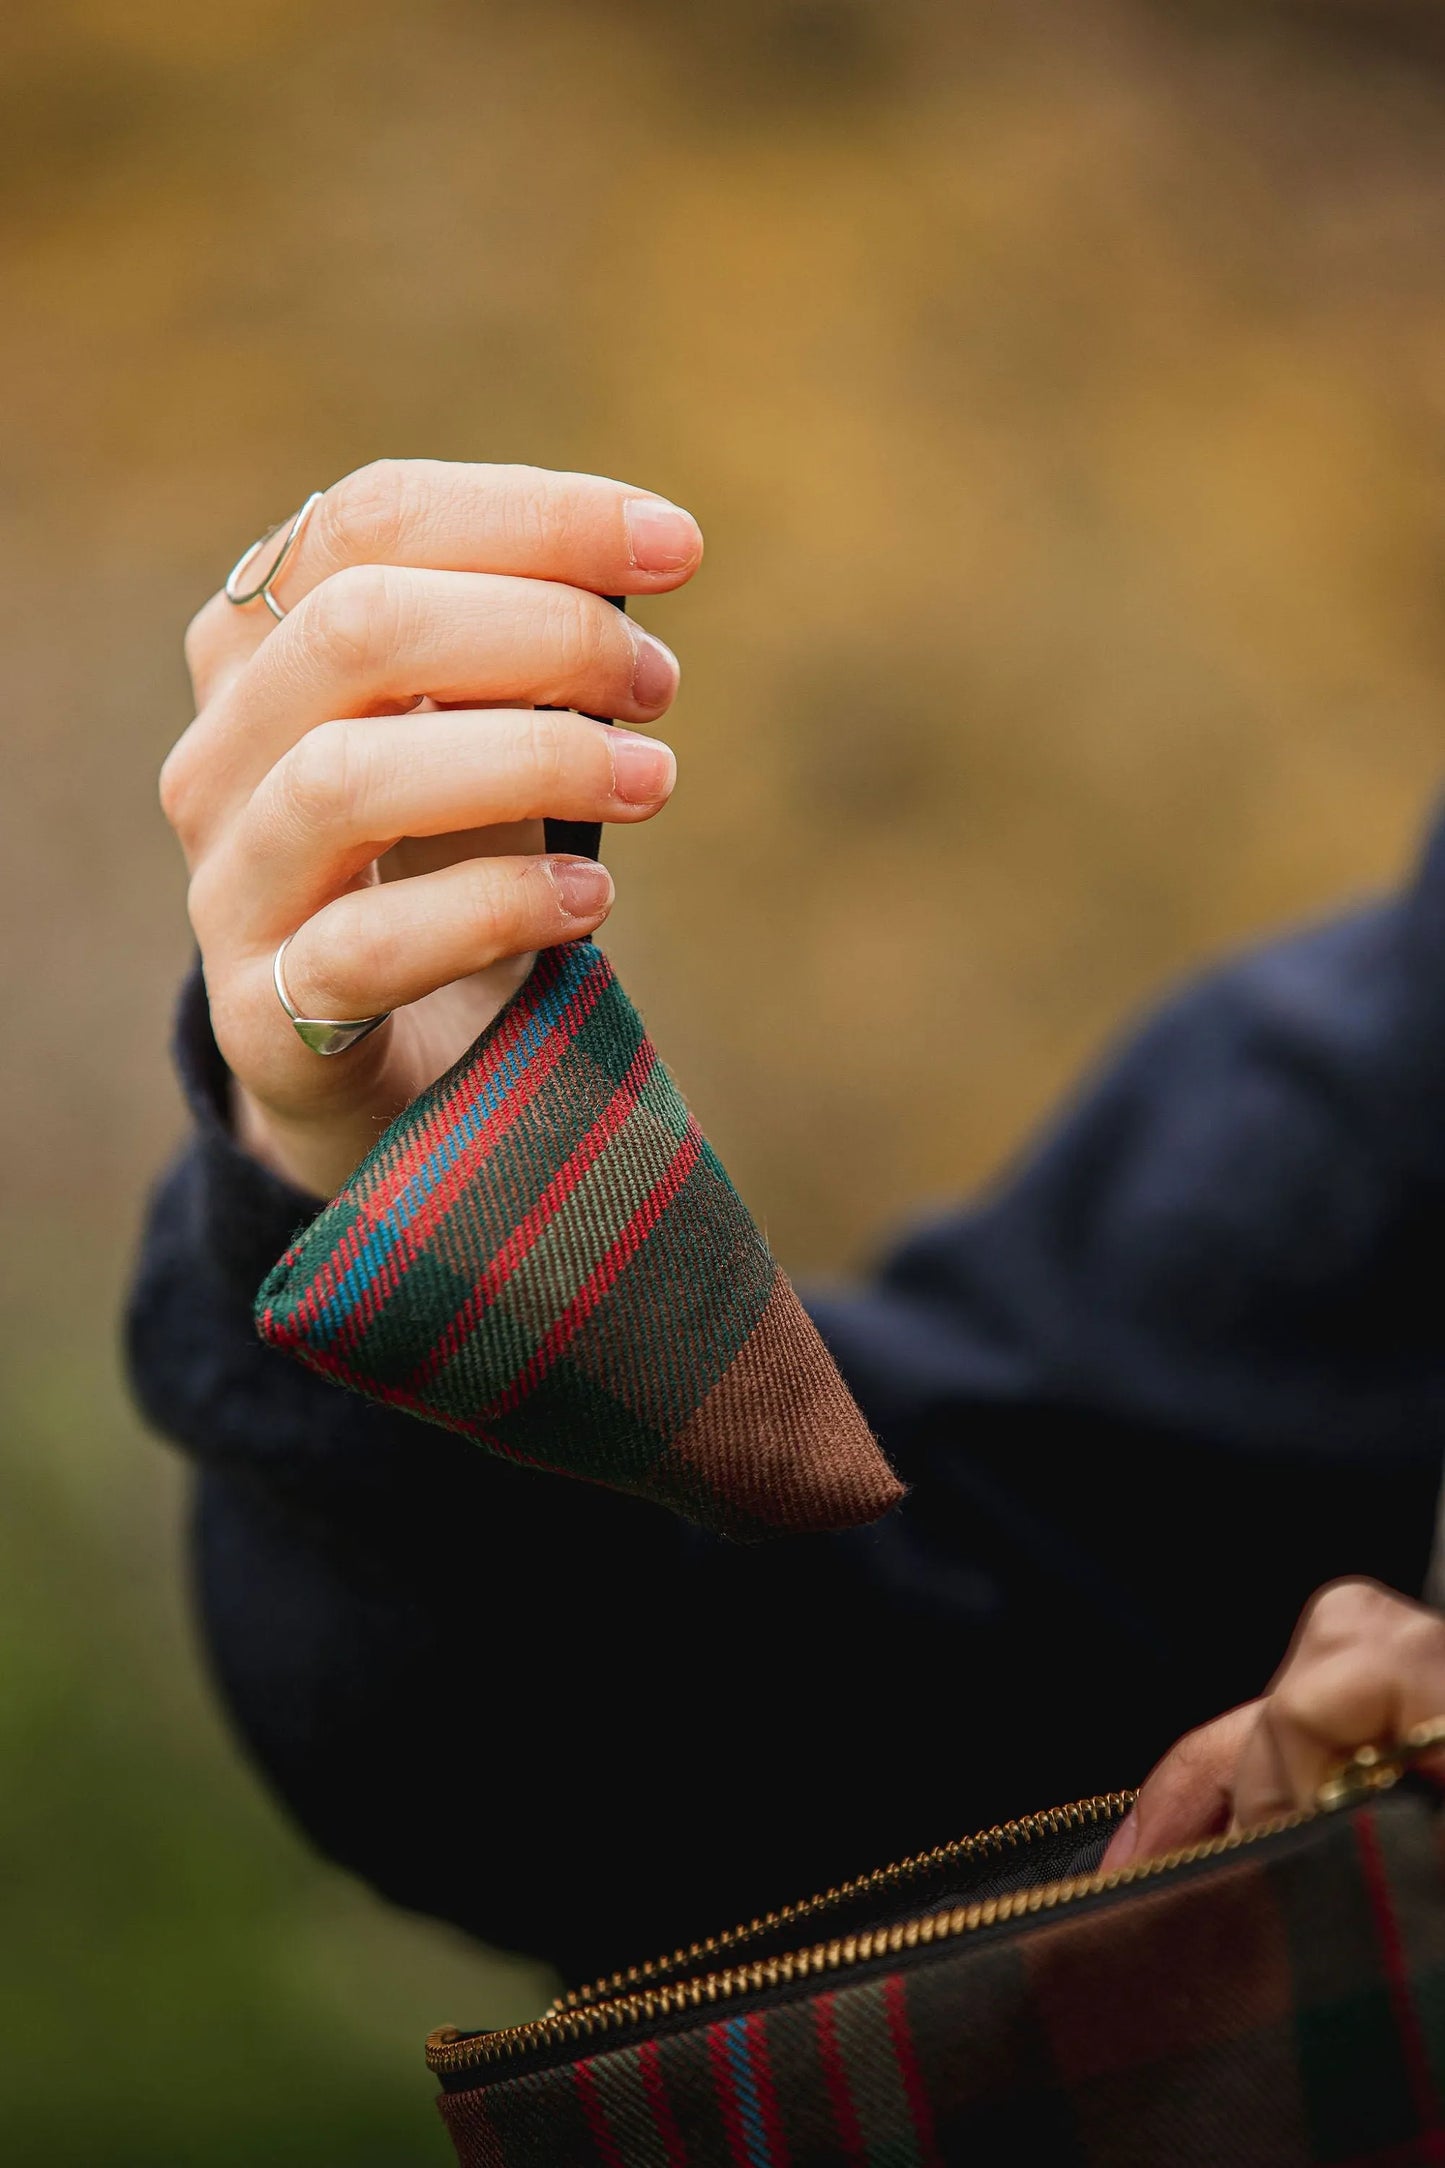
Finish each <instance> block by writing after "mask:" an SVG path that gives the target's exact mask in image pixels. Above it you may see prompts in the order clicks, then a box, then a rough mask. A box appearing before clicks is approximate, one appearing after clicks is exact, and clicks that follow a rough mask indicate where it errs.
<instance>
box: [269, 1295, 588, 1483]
mask: <svg viewBox="0 0 1445 2168" xmlns="http://www.w3.org/2000/svg"><path fill="white" fill-rule="evenodd" d="M268 1314H269V1313H268ZM295 1352H296V1358H297V1360H298V1361H299V1362H303V1363H304V1364H305V1365H306V1368H307V1369H308V1370H314V1371H315V1372H316V1374H317V1376H318V1377H323V1378H336V1379H338V1380H339V1381H340V1383H341V1384H343V1385H349V1386H350V1387H351V1389H352V1390H353V1392H361V1393H364V1394H365V1395H366V1398H367V1399H368V1400H379V1401H381V1402H382V1404H383V1405H384V1406H385V1407H388V1408H405V1409H406V1410H407V1411H408V1413H410V1414H412V1415H420V1416H421V1417H423V1419H424V1420H425V1421H426V1422H428V1423H436V1424H438V1425H439V1426H440V1428H441V1429H443V1430H450V1431H454V1432H455V1433H456V1435H457V1436H458V1437H459V1438H475V1439H476V1440H477V1442H478V1444H480V1445H484V1446H485V1447H486V1448H487V1451H488V1452H489V1453H498V1454H500V1455H501V1457H502V1459H503V1460H515V1461H517V1462H518V1463H519V1464H520V1465H521V1466H522V1467H524V1468H545V1469H547V1471H548V1472H549V1473H550V1474H553V1475H555V1474H557V1473H558V1470H557V1466H556V1463H555V1462H554V1461H550V1460H538V1459H536V1458H535V1457H534V1456H533V1455H532V1454H531V1453H523V1452H521V1451H519V1449H518V1448H517V1447H516V1446H514V1445H508V1444H507V1442H506V1441H505V1439H502V1438H494V1437H493V1436H492V1434H491V1432H490V1431H489V1430H486V1429H484V1428H483V1426H482V1422H481V1419H480V1417H478V1418H477V1419H475V1420H473V1419H472V1418H470V1417H463V1416H455V1415H444V1414H443V1413H442V1412H441V1411H440V1410H439V1409H438V1408H437V1406H436V1404H435V1402H434V1401H430V1400H424V1399H423V1398H422V1396H421V1394H420V1393H413V1392H409V1391H408V1390H407V1388H406V1386H404V1385H380V1384H376V1383H374V1382H373V1381H372V1380H370V1379H367V1380H366V1381H365V1382H362V1383H359V1382H358V1380H357V1377H356V1373H355V1371H354V1370H352V1368H351V1367H350V1365H349V1364H348V1363H347V1362H346V1361H345V1360H344V1358H343V1357H342V1356H340V1355H334V1354H332V1352H331V1351H330V1350H329V1349H328V1348H314V1347H308V1346H307V1345H306V1343H305V1342H304V1341H303V1342H302V1344H301V1346H300V1347H298V1348H297V1349H296V1351H295ZM561 1473H562V1474H564V1475H565V1474H566V1473H567V1471H566V1469H563V1470H562V1471H561Z"/></svg>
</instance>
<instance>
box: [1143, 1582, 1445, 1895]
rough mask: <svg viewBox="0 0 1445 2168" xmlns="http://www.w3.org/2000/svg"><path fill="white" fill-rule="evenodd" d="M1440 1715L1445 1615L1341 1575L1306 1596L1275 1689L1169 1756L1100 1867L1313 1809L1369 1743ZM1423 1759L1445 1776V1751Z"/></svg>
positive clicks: (1385, 1742) (1388, 1740)
mask: <svg viewBox="0 0 1445 2168" xmlns="http://www.w3.org/2000/svg"><path fill="white" fill-rule="evenodd" d="M1441 1716H1445V1619H1442V1618H1441V1617H1440V1616H1439V1615H1438V1613H1436V1612H1434V1611H1428V1610H1426V1609H1425V1608H1424V1606H1423V1605H1421V1604H1417V1603H1411V1602H1410V1601H1409V1600H1408V1598H1406V1597H1404V1596H1400V1595H1397V1594H1396V1593H1395V1592H1394V1590H1392V1589H1387V1588H1382V1587H1381V1586H1380V1585H1379V1583H1378V1582H1376V1581H1363V1580H1355V1581H1337V1582H1334V1583H1332V1584H1331V1586H1330V1587H1328V1588H1325V1589H1321V1590H1320V1592H1319V1594H1318V1595H1317V1596H1315V1597H1314V1598H1313V1599H1312V1601H1311V1602H1310V1604H1309V1605H1308V1606H1307V1608H1306V1610H1305V1612H1304V1614H1303V1616H1302V1618H1301V1620H1300V1623H1299V1625H1298V1626H1297V1628H1296V1629H1295V1634H1294V1639H1293V1641H1292V1642H1291V1644H1290V1648H1289V1652H1288V1654H1287V1655H1286V1657H1285V1660H1284V1662H1283V1664H1282V1665H1281V1666H1280V1668H1279V1670H1278V1672H1277V1673H1276V1674H1275V1676H1274V1678H1273V1679H1272V1680H1271V1682H1270V1686H1269V1690H1268V1692H1267V1693H1266V1694H1264V1695H1263V1696H1262V1697H1261V1698H1260V1699H1259V1700H1258V1701H1252V1702H1247V1703H1246V1704H1245V1705H1244V1706H1243V1707H1242V1708H1238V1709H1233V1710H1231V1711H1230V1712H1229V1714H1228V1715H1227V1716H1222V1717H1220V1718H1219V1719H1218V1720H1217V1721H1216V1722H1215V1723H1213V1724H1206V1725H1204V1726H1203V1727H1202V1729H1200V1730H1199V1731H1195V1732H1191V1733H1190V1734H1189V1735H1188V1737H1187V1738H1184V1739H1181V1740H1180V1742H1179V1744H1178V1745H1177V1746H1175V1747H1173V1748H1171V1750H1170V1752H1169V1753H1168V1754H1166V1755H1165V1757H1164V1759H1163V1761H1162V1762H1160V1764H1159V1766H1158V1768H1157V1769H1155V1770H1154V1771H1153V1773H1152V1774H1151V1775H1150V1776H1149V1778H1148V1779H1147V1780H1146V1782H1145V1783H1144V1785H1143V1786H1142V1787H1141V1789H1140V1792H1139V1796H1138V1798H1137V1799H1136V1801H1135V1803H1134V1807H1133V1809H1132V1811H1131V1812H1130V1814H1129V1815H1128V1816H1127V1818H1126V1819H1125V1821H1124V1822H1123V1823H1122V1824H1121V1825H1120V1827H1119V1828H1118V1830H1116V1831H1115V1833H1114V1836H1113V1838H1112V1840H1111V1841H1110V1844H1109V1848H1108V1850H1107V1852H1106V1853H1105V1854H1104V1859H1103V1863H1102V1867H1101V1872H1105V1873H1112V1872H1114V1871H1115V1870H1116V1869H1119V1868H1122V1867H1125V1866H1128V1865H1129V1864H1130V1863H1131V1862H1137V1861H1140V1860H1144V1859H1153V1858H1158V1857H1159V1856H1160V1855H1161V1854H1162V1853H1166V1852H1172V1851H1176V1850H1178V1849H1180V1848H1181V1847H1182V1846H1185V1845H1190V1844H1197V1843H1200V1842H1202V1841H1203V1839H1205V1838H1206V1837H1209V1836H1214V1835H1217V1834H1219V1833H1220V1832H1222V1831H1223V1830H1225V1829H1229V1828H1235V1829H1251V1828H1255V1827H1257V1826H1258V1825H1259V1824H1260V1823H1263V1822H1269V1821H1273V1820H1275V1819H1276V1818H1277V1817H1279V1816H1281V1815H1287V1814H1293V1813H1296V1812H1298V1811H1300V1810H1301V1809H1304V1808H1308V1807H1312V1806H1313V1805H1314V1803H1315V1800H1316V1797H1317V1795H1318V1793H1319V1789H1320V1786H1321V1785H1322V1784H1323V1783H1324V1781H1325V1779H1326V1778H1327V1777H1328V1776H1330V1775H1332V1774H1333V1772H1334V1771H1335V1770H1336V1769H1338V1768H1339V1766H1340V1764H1341V1763H1342V1762H1344V1761H1347V1760H1348V1759H1349V1758H1350V1756H1351V1755H1352V1754H1354V1753H1355V1752H1356V1751H1357V1750H1358V1749H1359V1748H1360V1747H1362V1746H1389V1745H1391V1744H1393V1743H1395V1742H1397V1741H1399V1740H1401V1739H1402V1738H1403V1737H1404V1736H1405V1734H1406V1733H1407V1732H1409V1731H1410V1730H1411V1729H1412V1727H1413V1726H1415V1725H1417V1724H1423V1723H1425V1722H1427V1721H1428V1720H1430V1719H1432V1718H1437V1717H1441ZM1418 1766H1420V1767H1421V1768H1422V1770H1423V1771H1424V1773H1425V1774H1426V1775H1429V1776H1432V1777H1435V1778H1436V1779H1437V1781H1442V1782H1445V1752H1441V1753H1436V1754H1434V1755H1432V1756H1430V1757H1427V1758H1425V1759H1424V1760H1423V1761H1422V1762H1421V1763H1420V1764H1419V1765H1418Z"/></svg>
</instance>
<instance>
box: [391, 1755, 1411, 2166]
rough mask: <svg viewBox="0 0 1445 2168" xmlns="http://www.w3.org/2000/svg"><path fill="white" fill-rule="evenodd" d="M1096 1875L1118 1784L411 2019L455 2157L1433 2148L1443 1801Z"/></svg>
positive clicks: (722, 2158) (1046, 2158) (1172, 2159)
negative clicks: (671, 1941)
mask: <svg viewBox="0 0 1445 2168" xmlns="http://www.w3.org/2000/svg"><path fill="white" fill-rule="evenodd" d="M1398 1774H1399V1765H1398V1764H1396V1765H1395V1766H1394V1768H1393V1769H1392V1770H1389V1771H1386V1772H1383V1773H1382V1772H1376V1774H1375V1776H1374V1777H1373V1778H1372V1780H1371V1785H1370V1786H1369V1787H1368V1788H1365V1789H1363V1790H1360V1791H1356V1792H1355V1793H1353V1794H1348V1793H1347V1794H1345V1795H1344V1796H1343V1797H1342V1798H1341V1799H1340V1801H1339V1802H1338V1803H1337V1804H1336V1805H1335V1807H1334V1808H1333V1809H1332V1810H1330V1811H1325V1810H1316V1811H1314V1812H1310V1813H1306V1814H1301V1815H1295V1816H1293V1817H1291V1818H1290V1819H1289V1820H1288V1821H1283V1822H1278V1823H1274V1824H1271V1825H1269V1826H1268V1827H1267V1828H1264V1829H1261V1830H1257V1831H1254V1832H1251V1833H1246V1834H1245V1835H1243V1836H1233V1837H1222V1838H1216V1839H1213V1840H1211V1841H1210V1842H1208V1843H1205V1844H1201V1845H1197V1846H1195V1847H1194V1848H1193V1849H1192V1850H1190V1851H1188V1852H1181V1853H1178V1854H1176V1855H1174V1856H1173V1857H1172V1858H1170V1859H1167V1860H1163V1861H1150V1862H1146V1863H1145V1864H1143V1865H1142V1866H1138V1867H1134V1868H1126V1869H1124V1870H1122V1871H1121V1872H1119V1873H1117V1874H1111V1875H1109V1876H1107V1877H1101V1876H1099V1875H1097V1873H1095V1872H1094V1870H1095V1869H1096V1868H1097V1865H1098V1862H1099V1860H1100V1858H1101V1857H1102V1855H1103V1851H1104V1847H1105V1844H1106V1843H1107V1839H1108V1836H1109V1833H1110V1831H1111V1830H1112V1828H1113V1827H1114V1825H1115V1823H1116V1822H1117V1821H1118V1819H1119V1818H1120V1816H1121V1815H1122V1814H1123V1812H1124V1811H1125V1808H1126V1807H1127V1805H1128V1795H1127V1794H1115V1795H1112V1796H1111V1797H1108V1798H1103V1799H1092V1800H1086V1801H1083V1802H1081V1803H1080V1804H1078V1805H1076V1806H1072V1807H1065V1808H1058V1809H1055V1810H1054V1811H1053V1812H1052V1813H1049V1814H1043V1815H1033V1816H1030V1817H1028V1818H1027V1819H1026V1820H1025V1821H1022V1822H1017V1823H1011V1824H1009V1825H1007V1826H1006V1827H1005V1828H1002V1829H996V1830H991V1831H988V1832H986V1833H985V1834H984V1835H982V1836H980V1837H974V1838H970V1839H966V1840H965V1841H964V1842H963V1843H962V1844H958V1845H953V1846H949V1847H945V1848H944V1849H942V1850H940V1851H938V1852H935V1853H932V1854H929V1855H927V1856H926V1857H923V1858H920V1859H916V1860H911V1861H907V1862H905V1863H904V1864H903V1865H902V1866H898V1867H893V1868H889V1869H886V1870H884V1871H883V1872H882V1873H879V1874H876V1875H871V1876H868V1877H866V1878H865V1879H864V1880H862V1881H860V1882H857V1883H854V1884H851V1885H849V1886H847V1887H846V1888H844V1889H841V1890H834V1891H830V1892H828V1893H827V1894H826V1895H825V1896H823V1897H819V1898H815V1899H813V1900H811V1901H810V1902H809V1903H807V1904H804V1905H798V1906H794V1907H791V1908H790V1909H788V1910H787V1911H785V1912H782V1913H778V1914H773V1915H771V1916H770V1917H769V1918H767V1919H765V1920H760V1921H756V1922H754V1923H753V1925H752V1926H751V1927H747V1928H741V1929H738V1930H737V1931H735V1932H734V1933H733V1934H730V1935H724V1936H720V1937H718V1938H717V1939H716V1940H715V1941H713V1942H710V1943H707V1944H704V1945H700V1946H698V1947H697V1948H694V1949H692V1950H688V1951H683V1952H680V1953H678V1954H677V1955H676V1956H675V1957H673V1958H670V1959H667V1960H665V1961H663V1962H661V1963H658V1964H655V1965H647V1966H642V1967H639V1968H638V1969H637V1970H635V1971H633V1972H632V1973H629V1974H623V1975H619V1976H618V1977H617V1978H615V1979H612V1980H609V1981H605V1982H602V1983H600V1984H599V1985H598V1986H597V1987H595V1988H592V1989H588V1990H585V1991H583V1992H581V1993H579V1994H575V1995H572V1996H570V1997H568V1998H566V1999H564V2000H563V2001H562V2002H560V2003H558V2004H555V2005H554V2006H553V2009H552V2010H551V2011H550V2012H549V2013H548V2015H547V2016H546V2017H544V2018H541V2019H538V2020H537V2021H536V2022H534V2023H532V2024H530V2025H523V2026H519V2027H515V2028H513V2029H511V2030H510V2031H506V2032H499V2033H481V2034H475V2035H470V2036H469V2035H466V2034H463V2033H460V2032H457V2031H455V2030H454V2029H452V2028H449V2027H448V2028H444V2029H443V2030H442V2031H440V2032H437V2033H434V2034H433V2035H432V2037H431V2039H430V2041H429V2042H428V2044H427V2060H428V2063H429V2065H430V2067H431V2069H432V2071H433V2073H434V2074H435V2075H436V2076H437V2077H438V2078H439V2079H440V2081H441V2084H442V2087H443V2091H442V2094H441V2099H440V2107H441V2112H442V2116H443V2119H444V2121H445V2123H446V2125H447V2128H448V2130H449V2131H450V2133H451V2136H452V2139H453V2141H454V2143H455V2146H456V2150H457V2153H458V2156H459V2159H460V2161H461V2164H462V2168H954V2164H957V2168H995V2164H1005V2163H1007V2164H1010V2168H1011V2164H1014V2163H1032V2162H1035V2161H1037V2162H1040V2163H1045V2162H1046V2163H1048V2168H1296V2164H1305V2163H1308V2164H1311V2168H1316V2164H1323V2163H1334V2164H1338V2168H1345V2164H1349V2168H1365V2164H1367V2163H1373V2164H1376V2168H1413V2164H1415V2163H1425V2162H1440V2161H1445V2112H1442V2105H1441V2096H1442V2085H1445V1849H1442V1823H1441V1815H1440V1805H1439V1800H1438V1797H1437V1795H1435V1794H1434V1793H1433V1792H1431V1791H1428V1790H1427V1789H1426V1788H1425V1787H1424V1786H1423V1785H1422V1784H1420V1783H1418V1781H1417V1780H1415V1779H1414V1778H1409V1777H1407V1778H1406V1779H1405V1780H1404V1781H1403V1782H1399V1783H1397V1784H1395V1785H1394V1788H1393V1789H1390V1788H1386V1783H1387V1781H1388V1782H1393V1779H1394V1778H1395V1777H1396V1776H1398Z"/></svg>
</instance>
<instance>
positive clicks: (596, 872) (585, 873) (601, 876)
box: [547, 858, 612, 918]
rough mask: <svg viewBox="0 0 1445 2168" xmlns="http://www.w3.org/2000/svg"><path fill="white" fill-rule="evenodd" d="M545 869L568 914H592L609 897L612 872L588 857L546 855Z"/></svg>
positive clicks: (610, 896) (583, 915)
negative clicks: (547, 857)
mask: <svg viewBox="0 0 1445 2168" xmlns="http://www.w3.org/2000/svg"><path fill="white" fill-rule="evenodd" d="M547 871H548V872H549V873H550V874H551V876H552V881H553V885H554V886H555V888H556V890H557V895H558V897H559V899H560V901H561V905H562V908H563V910H564V911H565V912H566V913H567V915H568V917H569V918H596V917H597V915H598V913H599V912H601V911H605V910H606V909H607V906H608V904H609V903H611V901H612V876H611V874H610V873H609V872H608V871H607V868H606V867H605V866H599V865H598V864H597V862H596V860H595V859H592V858H549V859H548V861H547Z"/></svg>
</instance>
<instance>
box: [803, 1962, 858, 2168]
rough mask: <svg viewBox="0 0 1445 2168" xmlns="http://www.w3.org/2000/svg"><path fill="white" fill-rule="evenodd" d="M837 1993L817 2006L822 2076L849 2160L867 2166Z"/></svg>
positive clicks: (819, 2002) (819, 2001) (815, 2011)
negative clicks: (840, 2029)
mask: <svg viewBox="0 0 1445 2168" xmlns="http://www.w3.org/2000/svg"><path fill="white" fill-rule="evenodd" d="M837 2000H838V1997H837V1995H836V1993H830V1994H827V1995H820V1996H819V1997H818V2000H817V2003H816V2005H815V2009H814V2015H815V2019H816V2022H817V2027H818V2056H819V2059H820V2061H821V2062H822V2065H823V2076H824V2077H825V2078H826V2079H827V2081H828V2098H829V2099H830V2100H831V2102H832V2104H833V2121H834V2123H835V2125H836V2126H837V2131H838V2137H839V2139H840V2141H841V2143H842V2146H843V2150H844V2152H845V2153H846V2154H847V2156H848V2159H849V2160H850V2161H853V2162H856V2163H857V2164H858V2168H866V2163H867V2159H868V2154H867V2149H866V2148H865V2146H864V2144H863V2131H862V2127H861V2125H860V2124H859V2121H858V2111H857V2109H856V2108H855V2107H854V2106H853V2096H852V2094H851V2093H850V2092H849V2090H848V2071H847V2066H846V2063H845V2061H844V2057H843V2051H842V2049H841V2048H840V2047H839V2045H838V2021H837V2015H836V2010H835V2005H836V2003H837Z"/></svg>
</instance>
